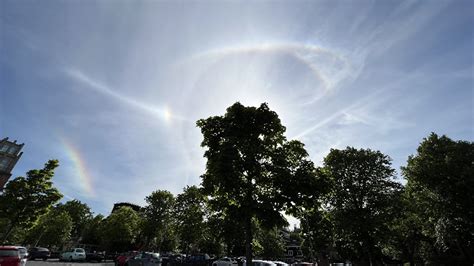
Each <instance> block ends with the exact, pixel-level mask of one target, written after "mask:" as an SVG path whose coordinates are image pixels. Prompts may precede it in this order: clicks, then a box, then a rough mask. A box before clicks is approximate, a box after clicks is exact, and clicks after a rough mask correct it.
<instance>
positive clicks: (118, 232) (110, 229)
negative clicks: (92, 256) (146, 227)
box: [100, 207, 141, 252]
mask: <svg viewBox="0 0 474 266" xmlns="http://www.w3.org/2000/svg"><path fill="white" fill-rule="evenodd" d="M140 224H141V218H140V216H139V215H138V213H137V212H136V211H134V210H133V209H132V208H130V207H121V208H119V209H118V210H117V211H114V212H112V213H111V214H110V215H109V216H108V217H107V218H106V219H105V220H104V221H103V222H102V223H101V227H100V229H101V234H102V237H101V238H102V244H103V246H104V247H105V248H106V249H107V251H119V252H123V251H127V250H131V249H133V248H135V246H134V245H135V244H136V241H137V236H138V233H139V225H140Z"/></svg>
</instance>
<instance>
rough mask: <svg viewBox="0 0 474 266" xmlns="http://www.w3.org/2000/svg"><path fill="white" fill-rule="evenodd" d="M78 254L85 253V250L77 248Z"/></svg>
mask: <svg viewBox="0 0 474 266" xmlns="http://www.w3.org/2000/svg"><path fill="white" fill-rule="evenodd" d="M76 252H77V253H85V251H84V249H82V248H76Z"/></svg>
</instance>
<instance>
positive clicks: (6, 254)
mask: <svg viewBox="0 0 474 266" xmlns="http://www.w3.org/2000/svg"><path fill="white" fill-rule="evenodd" d="M0 265H2V266H20V265H21V257H20V251H19V250H18V248H17V247H11V246H0Z"/></svg>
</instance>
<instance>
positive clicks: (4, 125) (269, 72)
mask: <svg viewBox="0 0 474 266" xmlns="http://www.w3.org/2000/svg"><path fill="white" fill-rule="evenodd" d="M473 10H474V2H473V1H462V0H460V1H443V0H437V1H254V2H250V1H245V2H239V1H105V0H104V1H27V0H24V1H8V0H4V1H1V2H0V63H1V70H0V71H1V72H0V73H1V76H0V90H1V92H0V135H1V136H0V137H5V136H8V137H10V139H17V140H18V141H19V142H24V143H25V147H24V155H23V157H22V158H21V160H20V161H19V163H18V164H17V167H16V168H15V171H14V173H13V174H14V176H19V175H24V173H25V172H26V171H27V170H28V169H33V168H40V167H42V165H43V164H44V163H45V162H46V161H47V160H48V159H52V158H56V159H59V161H60V165H61V166H60V168H59V169H58V171H57V173H56V176H55V179H54V182H55V185H56V186H57V187H58V188H59V189H60V190H61V192H62V193H63V194H65V195H66V199H70V198H77V199H79V200H81V201H83V202H86V203H88V204H89V205H90V206H91V207H92V209H93V211H94V212H96V213H104V214H108V213H109V212H110V210H111V207H112V204H113V203H114V202H123V201H125V202H132V203H136V204H144V198H145V197H146V196H147V195H149V194H150V193H151V192H152V191H154V190H157V189H166V190H169V191H171V192H173V193H175V194H177V193H180V192H181V191H182V189H183V187H185V186H187V185H195V184H199V183H200V175H201V174H203V173H204V171H205V159H204V158H203V149H202V148H201V147H200V142H201V140H202V136H201V134H200V131H199V129H198V128H196V126H195V122H196V120H198V119H200V118H207V117H209V116H213V115H222V114H224V113H225V109H226V108H227V107H228V106H230V105H231V104H233V103H235V102H237V101H239V102H241V103H242V104H244V105H253V106H256V105H259V104H261V103H263V102H267V103H268V104H269V106H270V108H271V109H272V110H275V111H276V112H277V113H278V114H279V116H280V118H281V120H282V123H283V124H284V125H285V126H286V128H287V131H286V136H287V137H288V138H289V139H299V140H301V141H302V142H303V143H305V144H306V148H307V150H308V152H309V154H310V156H311V158H312V159H313V161H314V162H315V163H316V164H317V165H321V164H322V159H323V157H324V156H325V155H326V154H327V153H328V152H329V150H330V149H331V148H345V147H346V146H354V147H357V148H371V149H375V150H380V151H382V152H383V153H385V154H388V155H390V156H391V157H392V159H393V166H394V167H395V168H396V169H397V172H398V174H399V175H400V170H399V167H400V166H403V165H404V164H405V162H406V159H407V157H408V156H409V155H410V154H413V153H415V151H416V147H417V146H418V144H419V142H420V141H421V140H422V138H423V137H426V136H427V135H428V134H429V133H430V132H436V133H438V134H447V135H448V136H449V137H451V138H453V139H469V140H472V139H473V135H474V133H473V131H474V130H473V47H474V46H473V27H472V25H474V15H473ZM400 182H403V180H401V179H400Z"/></svg>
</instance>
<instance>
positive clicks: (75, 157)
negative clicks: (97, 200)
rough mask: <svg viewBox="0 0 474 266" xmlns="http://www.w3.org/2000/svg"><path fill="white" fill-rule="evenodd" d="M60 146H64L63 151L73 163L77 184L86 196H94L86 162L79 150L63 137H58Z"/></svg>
mask: <svg viewBox="0 0 474 266" xmlns="http://www.w3.org/2000/svg"><path fill="white" fill-rule="evenodd" d="M60 139H61V143H62V146H63V147H64V151H65V152H66V154H67V156H68V158H69V159H70V160H71V161H72V163H73V164H74V168H75V170H76V176H77V177H78V179H79V186H80V187H81V189H82V190H83V192H85V193H86V194H87V195H88V196H91V197H93V196H95V192H94V189H93V185H92V177H91V175H90V173H89V171H88V170H87V167H86V162H85V160H84V159H83V157H82V155H81V153H80V151H79V150H78V149H77V148H76V146H75V145H74V144H73V143H72V142H70V141H69V140H67V139H66V138H64V137H60Z"/></svg>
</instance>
